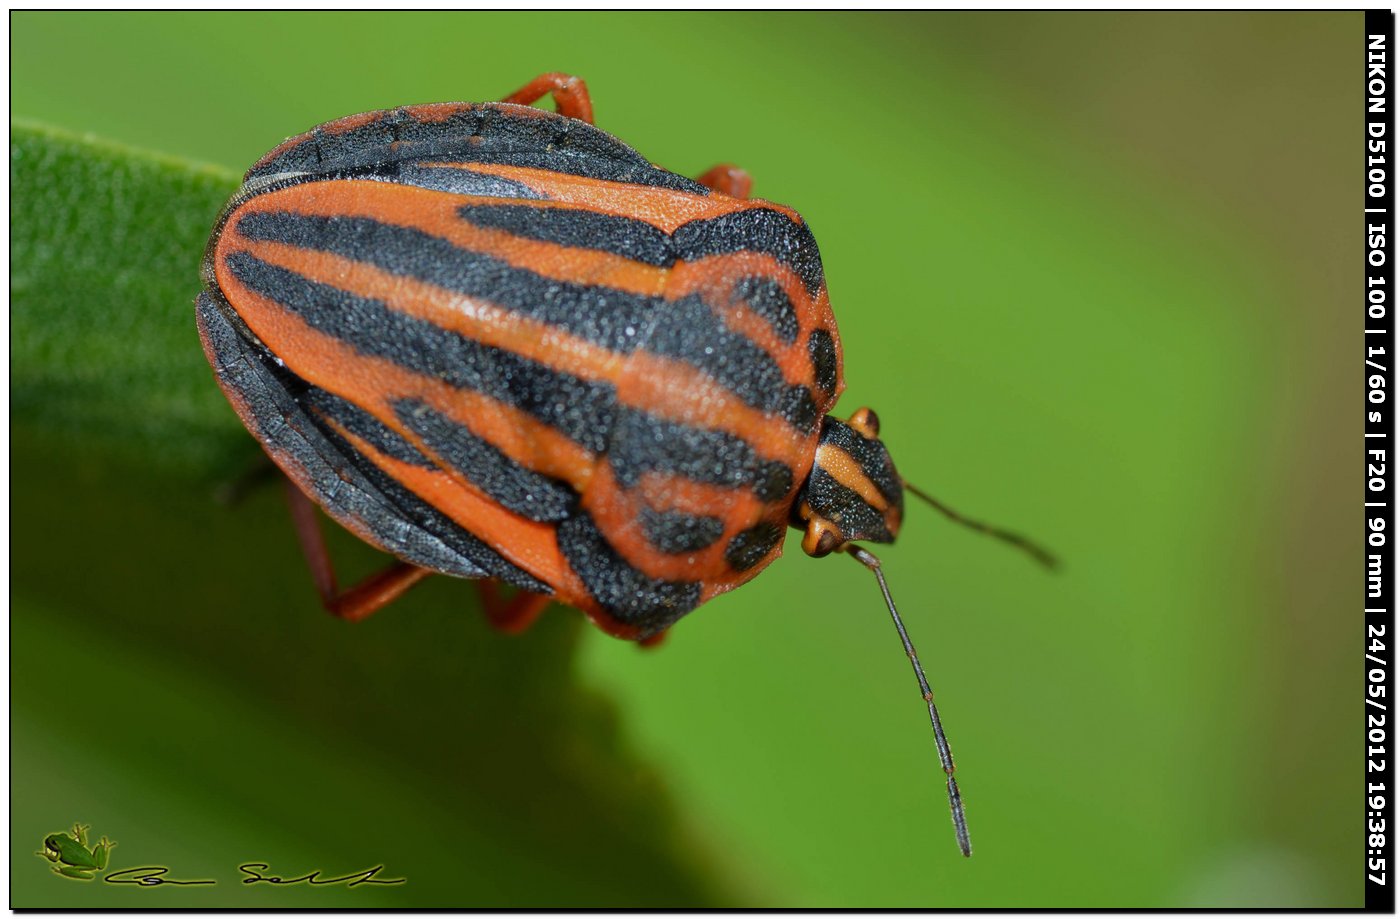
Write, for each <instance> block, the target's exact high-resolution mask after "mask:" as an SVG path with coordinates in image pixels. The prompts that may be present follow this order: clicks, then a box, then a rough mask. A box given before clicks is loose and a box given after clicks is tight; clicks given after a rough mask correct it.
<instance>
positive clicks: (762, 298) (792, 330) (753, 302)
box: [734, 275, 797, 342]
mask: <svg viewBox="0 0 1400 919" xmlns="http://www.w3.org/2000/svg"><path fill="white" fill-rule="evenodd" d="M734 297H735V299H736V300H738V301H740V302H742V303H743V304H744V305H745V306H747V307H748V308H749V309H751V310H753V311H754V312H755V313H757V314H758V315H760V316H762V317H763V318H764V319H766V320H767V321H768V324H769V325H771V326H772V327H773V331H774V332H776V333H778V337H779V338H781V339H782V340H783V341H786V342H793V341H796V340H797V310H796V309H794V308H793V305H792V299H791V298H790V297H788V295H787V291H785V290H783V285H781V284H779V283H778V282H777V281H775V280H773V279H772V278H766V277H763V276H762V275H753V276H750V277H747V278H740V279H739V282H738V283H737V284H735V285H734Z"/></svg>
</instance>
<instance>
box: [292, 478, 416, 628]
mask: <svg viewBox="0 0 1400 919" xmlns="http://www.w3.org/2000/svg"><path fill="white" fill-rule="evenodd" d="M286 484H287V503H288V504H289V505H290V506H291V510H292V525H293V526H294V527H295V528H296V531H297V540H298V541H299V542H300V543H301V551H302V553H303V554H304V555H305V556H306V564H307V566H308V567H310V569H311V578H312V580H314V581H315V582H316V592H317V593H319V594H320V595H321V604H322V605H323V606H325V608H326V609H327V610H328V611H329V612H330V613H331V614H332V615H333V616H337V617H339V618H341V619H344V620H346V621H348V622H359V621H360V620H361V619H365V618H367V617H368V616H370V615H371V614H373V613H375V612H377V611H378V610H380V609H381V608H383V607H385V606H388V605H389V604H390V603H392V602H394V601H395V600H397V599H398V598H399V597H401V596H403V594H404V592H405V591H407V590H408V589H409V588H410V587H412V586H413V585H414V584H417V583H418V582H419V581H421V580H423V579H424V578H426V577H427V576H428V575H430V574H432V572H431V571H429V570H428V569H426V568H419V567H418V566H417V565H410V564H408V563H407V562H395V563H394V564H392V565H390V566H389V567H388V568H385V569H384V570H383V571H381V572H379V573H378V574H372V575H370V576H369V577H367V578H365V579H364V580H363V581H361V582H360V583H358V584H356V585H355V586H354V587H351V588H350V589H349V590H344V591H342V590H340V589H338V588H337V586H336V580H335V568H334V567H333V566H332V565H331V556H330V553H329V552H328V551H326V538H325V536H324V535H323V534H322V533H321V525H320V521H318V520H317V519H316V505H315V504H313V503H312V502H311V499H310V498H308V497H306V495H304V494H302V491H301V489H300V488H298V487H297V485H296V483H295V482H293V481H292V480H291V479H287V480H286Z"/></svg>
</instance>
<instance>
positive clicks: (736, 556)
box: [724, 520, 783, 571]
mask: <svg viewBox="0 0 1400 919" xmlns="http://www.w3.org/2000/svg"><path fill="white" fill-rule="evenodd" d="M782 538H783V529H782V527H780V526H778V525H777V524H774V523H770V522H768V521H766V520H765V521H764V522H763V523H760V524H757V525H755V526H751V527H749V528H748V529H747V530H744V531H743V532H742V533H740V534H738V535H737V536H735V537H734V538H733V539H731V540H730V541H729V545H728V546H727V547H726V548H725V550H724V559H725V561H727V562H729V567H731V568H733V569H734V570H735V571H748V570H749V569H750V568H752V567H753V566H754V565H757V564H758V563H759V562H761V561H763V559H764V558H765V557H767V555H768V553H769V552H772V551H773V547H774V546H776V545H777V544H778V542H779V541H780V540H781V539H782Z"/></svg>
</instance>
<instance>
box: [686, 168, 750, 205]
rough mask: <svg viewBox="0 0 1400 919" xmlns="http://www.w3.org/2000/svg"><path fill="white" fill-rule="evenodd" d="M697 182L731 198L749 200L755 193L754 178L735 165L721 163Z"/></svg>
mask: <svg viewBox="0 0 1400 919" xmlns="http://www.w3.org/2000/svg"><path fill="white" fill-rule="evenodd" d="M695 181H697V182H699V183H700V184H701V185H704V186H705V187H706V188H713V189H714V190H715V191H717V192H719V193H720V194H721V195H728V196H729V197H731V198H747V197H748V196H749V193H750V192H752V191H753V176H751V175H749V174H748V173H747V172H745V171H744V170H742V169H740V168H739V167H738V166H735V165H734V164H733V163H720V164H719V165H718V166H716V167H715V168H714V169H711V170H710V171H709V172H707V173H705V174H704V175H702V176H700V177H699V178H697V179H696V180H695Z"/></svg>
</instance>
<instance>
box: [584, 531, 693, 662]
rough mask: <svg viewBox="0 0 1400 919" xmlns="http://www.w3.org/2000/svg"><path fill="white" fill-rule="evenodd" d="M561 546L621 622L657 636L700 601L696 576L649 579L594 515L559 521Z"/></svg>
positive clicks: (594, 592)
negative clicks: (625, 557)
mask: <svg viewBox="0 0 1400 919" xmlns="http://www.w3.org/2000/svg"><path fill="white" fill-rule="evenodd" d="M557 532H558V540H559V549H560V551H562V552H563V553H564V558H566V559H567V560H568V562H569V567H571V568H573V570H574V572H575V573H576V574H577V575H578V576H579V578H580V579H581V580H582V581H583V583H584V585H585V586H586V587H587V588H588V591H589V593H591V594H592V595H593V598H594V599H595V600H597V601H598V603H599V605H601V606H602V607H603V608H604V609H606V610H607V611H608V612H609V613H611V614H612V615H613V616H615V617H616V618H617V619H618V620H620V621H621V622H623V623H625V624H627V625H630V626H635V627H637V628H639V629H641V630H642V637H647V636H649V635H654V634H656V633H657V632H660V631H661V630H662V629H664V628H666V627H667V626H669V625H670V624H671V623H673V622H675V621H676V620H677V619H679V618H680V617H682V616H684V615H685V614H686V613H688V612H690V611H691V610H692V609H694V608H695V607H696V606H697V605H699V603H700V585H699V583H697V582H694V581H664V580H658V579H656V578H649V577H647V576H646V575H645V574H643V573H642V572H640V571H638V570H637V569H635V568H633V567H632V566H631V565H629V564H627V562H625V561H623V559H622V557H621V556H619V555H618V553H617V550H616V549H614V548H613V547H612V546H611V545H610V544H609V543H608V541H607V539H606V538H604V536H603V534H602V532H600V531H599V529H598V527H597V525H596V524H595V523H594V522H593V518H592V517H590V516H588V515H587V514H585V513H579V514H577V515H576V516H573V517H570V518H569V519H568V520H565V521H563V522H562V523H560V524H559V528H558V531H557Z"/></svg>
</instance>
